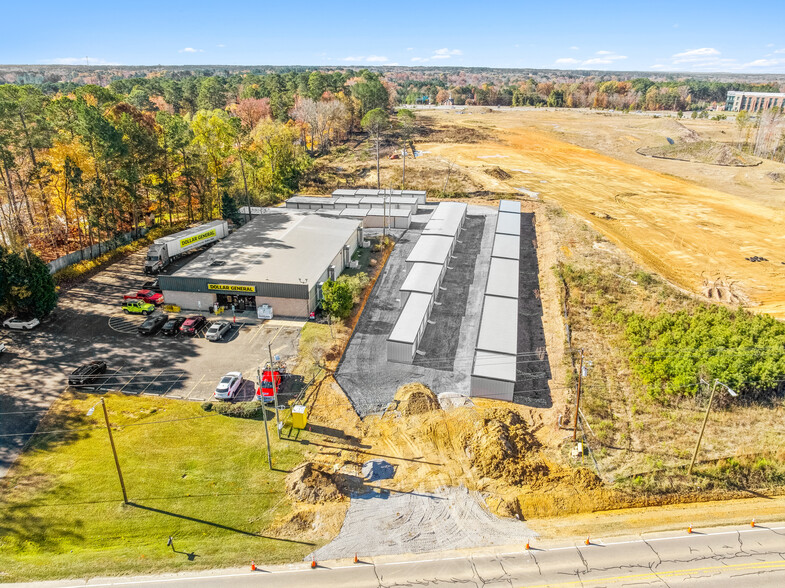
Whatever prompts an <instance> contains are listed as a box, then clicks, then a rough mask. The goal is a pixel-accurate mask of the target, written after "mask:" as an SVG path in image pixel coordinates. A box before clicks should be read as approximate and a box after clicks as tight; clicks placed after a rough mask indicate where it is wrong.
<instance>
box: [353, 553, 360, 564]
mask: <svg viewBox="0 0 785 588" xmlns="http://www.w3.org/2000/svg"><path fill="white" fill-rule="evenodd" d="M354 563H360V560H359V559H358V558H357V554H356V553H355V554H354Z"/></svg>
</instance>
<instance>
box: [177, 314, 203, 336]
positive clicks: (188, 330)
mask: <svg viewBox="0 0 785 588" xmlns="http://www.w3.org/2000/svg"><path fill="white" fill-rule="evenodd" d="M205 323H207V319H206V318H204V317H203V316H202V315H200V314H195V315H193V316H189V317H188V318H187V319H185V322H184V323H183V324H182V326H181V327H180V332H181V333H183V334H184V335H191V336H193V335H196V334H197V333H198V332H199V329H201V328H202V327H203V326H204V325H205Z"/></svg>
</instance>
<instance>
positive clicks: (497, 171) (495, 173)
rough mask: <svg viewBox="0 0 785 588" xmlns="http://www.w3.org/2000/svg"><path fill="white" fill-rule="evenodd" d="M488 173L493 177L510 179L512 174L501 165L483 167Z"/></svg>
mask: <svg viewBox="0 0 785 588" xmlns="http://www.w3.org/2000/svg"><path fill="white" fill-rule="evenodd" d="M482 171H484V172H485V173H486V174H488V175H489V176H491V177H492V178H496V179H497V180H509V179H510V178H511V177H512V176H511V175H510V174H508V173H507V172H506V171H504V170H503V169H502V168H500V167H499V166H496V167H486V168H485V169H483V170H482Z"/></svg>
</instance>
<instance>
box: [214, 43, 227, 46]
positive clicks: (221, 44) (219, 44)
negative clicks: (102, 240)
mask: <svg viewBox="0 0 785 588" xmlns="http://www.w3.org/2000/svg"><path fill="white" fill-rule="evenodd" d="M216 47H226V45H224V44H223V43H218V44H217V45H216Z"/></svg>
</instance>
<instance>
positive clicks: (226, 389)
mask: <svg viewBox="0 0 785 588" xmlns="http://www.w3.org/2000/svg"><path fill="white" fill-rule="evenodd" d="M242 383H243V374H242V373H240V372H229V373H227V374H226V375H225V376H224V377H223V378H221V381H220V382H218V386H216V387H215V392H214V393H213V396H215V398H216V399H217V400H231V399H232V398H234V396H235V395H236V394H237V390H239V389H240V384H242Z"/></svg>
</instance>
